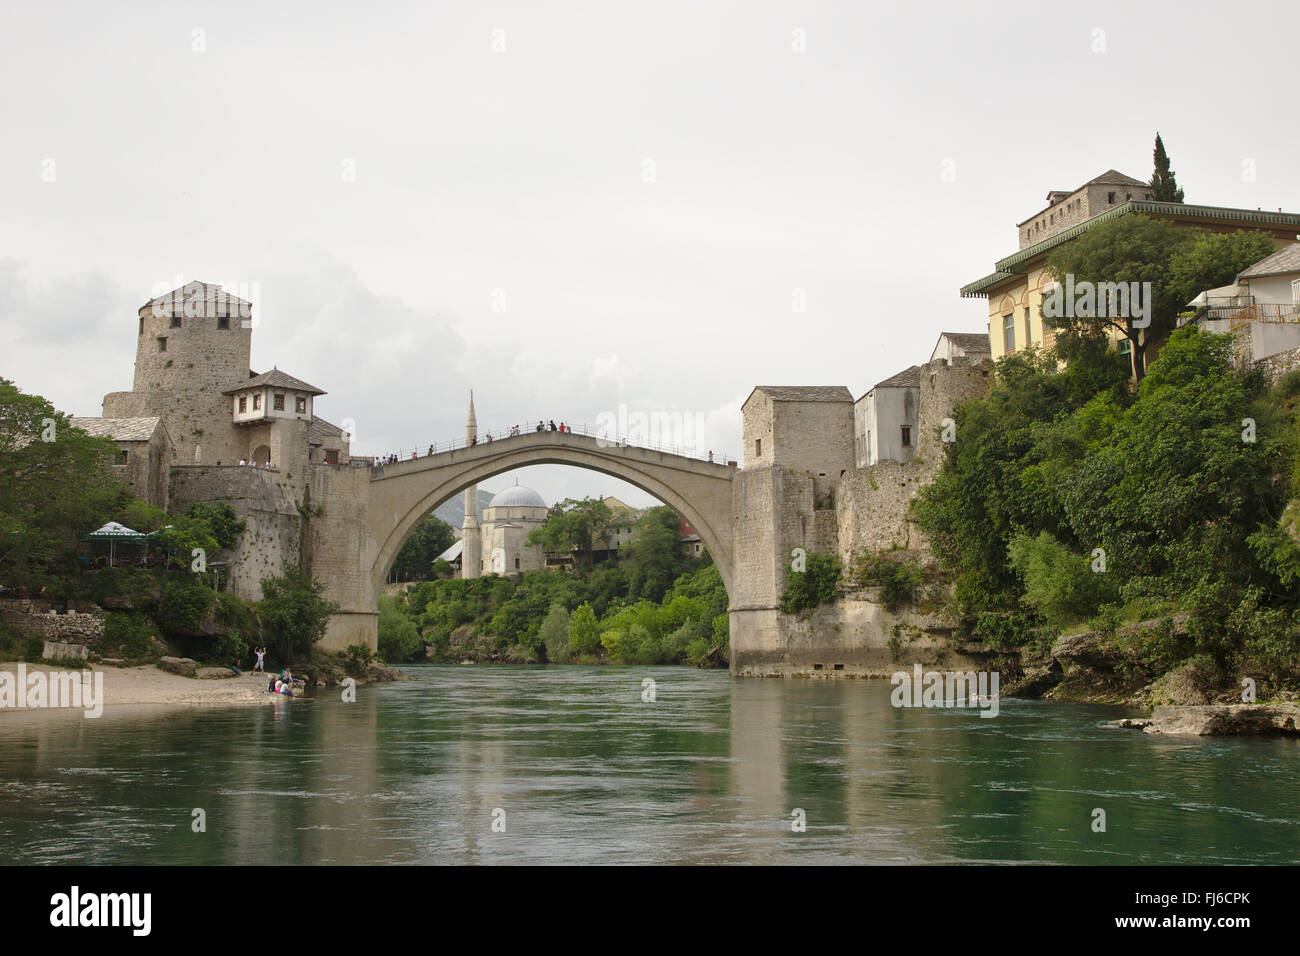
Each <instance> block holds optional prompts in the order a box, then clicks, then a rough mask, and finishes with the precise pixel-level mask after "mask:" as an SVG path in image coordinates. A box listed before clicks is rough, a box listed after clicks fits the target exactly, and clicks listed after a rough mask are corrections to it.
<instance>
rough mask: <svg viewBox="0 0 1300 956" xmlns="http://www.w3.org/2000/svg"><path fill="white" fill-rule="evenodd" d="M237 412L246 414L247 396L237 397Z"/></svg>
mask: <svg viewBox="0 0 1300 956" xmlns="http://www.w3.org/2000/svg"><path fill="white" fill-rule="evenodd" d="M239 410H240V411H241V412H246V411H248V396H247V395H240V396H239Z"/></svg>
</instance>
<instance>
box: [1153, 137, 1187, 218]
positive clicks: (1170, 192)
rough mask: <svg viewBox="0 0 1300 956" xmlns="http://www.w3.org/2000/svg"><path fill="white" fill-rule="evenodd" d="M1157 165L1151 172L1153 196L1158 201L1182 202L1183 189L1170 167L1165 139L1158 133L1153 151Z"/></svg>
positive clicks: (1154, 161) (1155, 164)
mask: <svg viewBox="0 0 1300 956" xmlns="http://www.w3.org/2000/svg"><path fill="white" fill-rule="evenodd" d="M1151 158H1152V162H1153V164H1154V166H1155V169H1154V171H1153V172H1152V173H1151V182H1150V186H1151V198H1152V199H1154V200H1155V201H1157V202H1182V201H1183V191H1182V190H1181V189H1179V188H1178V180H1177V179H1175V178H1174V171H1173V170H1172V169H1170V168H1169V154H1168V153H1166V152H1165V144H1164V141H1163V140H1162V139H1161V138H1160V134H1159V133H1156V146H1155V149H1154V150H1152V152H1151Z"/></svg>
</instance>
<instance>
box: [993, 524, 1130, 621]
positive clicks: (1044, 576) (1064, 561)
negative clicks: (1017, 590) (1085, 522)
mask: <svg viewBox="0 0 1300 956" xmlns="http://www.w3.org/2000/svg"><path fill="white" fill-rule="evenodd" d="M1007 551H1008V556H1009V558H1010V560H1011V566H1012V567H1013V568H1015V569H1016V571H1017V572H1018V573H1019V574H1020V576H1021V577H1022V578H1023V579H1024V582H1025V603H1026V604H1028V605H1030V606H1031V607H1033V608H1034V609H1035V610H1036V611H1038V612H1039V613H1040V614H1041V615H1042V616H1043V618H1044V619H1045V620H1046V621H1047V623H1049V624H1054V625H1057V626H1061V625H1064V624H1067V623H1069V622H1071V621H1076V620H1081V619H1083V618H1088V617H1091V616H1092V615H1094V614H1096V613H1097V610H1098V608H1100V607H1101V604H1102V602H1103V601H1104V600H1106V599H1107V598H1110V597H1113V596H1114V589H1113V588H1111V587H1109V585H1110V581H1111V579H1110V578H1108V577H1107V576H1106V574H1105V572H1104V571H1100V570H1096V571H1094V570H1093V562H1092V560H1090V558H1089V557H1087V556H1084V555H1079V554H1075V553H1074V552H1073V551H1071V550H1069V549H1068V548H1066V547H1065V546H1064V545H1063V544H1061V543H1060V542H1059V541H1057V540H1056V539H1055V538H1053V537H1052V536H1051V535H1050V534H1048V533H1047V532H1046V531H1040V532H1039V533H1038V536H1037V537H1031V536H1030V535H1027V534H1020V535H1017V536H1016V537H1014V538H1013V539H1012V540H1011V546H1010V547H1009V548H1008V549H1007ZM1098 567H1100V566H1098Z"/></svg>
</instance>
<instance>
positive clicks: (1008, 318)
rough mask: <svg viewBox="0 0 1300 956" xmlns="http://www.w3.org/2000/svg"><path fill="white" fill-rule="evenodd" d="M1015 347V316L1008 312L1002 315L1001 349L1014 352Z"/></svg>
mask: <svg viewBox="0 0 1300 956" xmlns="http://www.w3.org/2000/svg"><path fill="white" fill-rule="evenodd" d="M1015 349H1016V316H1015V313H1014V312H1013V313H1009V314H1007V315H1004V316H1002V351H1004V352H1014V351H1015Z"/></svg>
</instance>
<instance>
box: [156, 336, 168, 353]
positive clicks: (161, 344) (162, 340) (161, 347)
mask: <svg viewBox="0 0 1300 956" xmlns="http://www.w3.org/2000/svg"><path fill="white" fill-rule="evenodd" d="M158 351H159V352H166V351H167V337H166V336H164V335H160V336H158Z"/></svg>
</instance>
